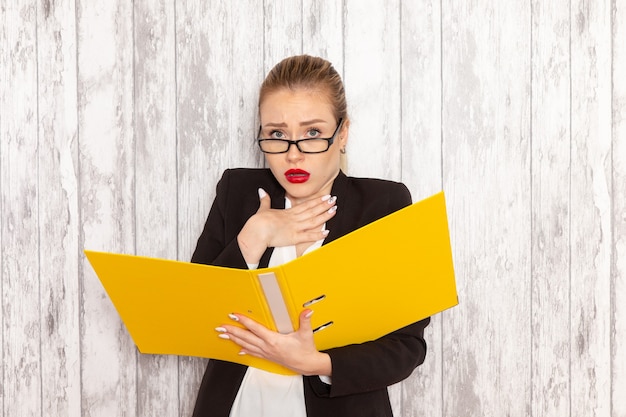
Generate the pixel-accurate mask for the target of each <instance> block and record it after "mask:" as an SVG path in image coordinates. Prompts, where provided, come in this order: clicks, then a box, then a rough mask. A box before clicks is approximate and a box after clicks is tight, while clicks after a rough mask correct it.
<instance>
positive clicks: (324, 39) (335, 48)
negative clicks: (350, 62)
mask: <svg viewBox="0 0 626 417" xmlns="http://www.w3.org/2000/svg"><path fill="white" fill-rule="evenodd" d="M343 18H344V16H343V2H340V1H317V0H303V1H302V53H303V54H309V55H313V56H320V57H322V58H324V59H327V60H329V61H330V62H331V63H332V64H333V66H334V67H335V69H336V70H337V72H338V73H339V74H340V75H342V74H343V62H344V49H343V29H344V24H343V21H344V19H343Z"/></svg>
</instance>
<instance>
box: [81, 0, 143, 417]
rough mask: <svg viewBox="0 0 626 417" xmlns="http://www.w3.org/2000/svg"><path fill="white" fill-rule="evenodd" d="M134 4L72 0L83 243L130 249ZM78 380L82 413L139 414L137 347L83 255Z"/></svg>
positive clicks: (132, 221)
mask: <svg viewBox="0 0 626 417" xmlns="http://www.w3.org/2000/svg"><path fill="white" fill-rule="evenodd" d="M132 18H133V10H132V4H130V3H128V2H124V1H120V2H106V3H93V2H89V3H82V2H81V3H79V4H77V22H76V23H77V48H78V54H77V57H78V69H79V70H78V129H79V164H80V176H79V181H80V183H79V190H80V201H79V204H80V214H79V215H80V219H81V225H80V227H81V247H82V248H87V249H90V250H104V251H110V252H120V253H133V251H134V250H135V203H134V187H135V181H134V163H135V155H134V131H133V101H132V96H133V90H134V88H133V48H132V44H133V20H132ZM81 271H82V274H83V275H82V281H81V294H80V302H81V317H80V318H81V321H80V327H81V382H82V409H83V413H84V415H85V416H89V417H96V416H102V417H105V416H106V417H112V416H128V415H136V414H137V365H136V362H137V359H136V348H135V346H134V344H133V342H132V340H131V338H130V336H129V335H128V332H127V331H126V329H125V327H124V326H123V324H122V323H121V321H120V319H119V317H118V315H117V313H116V311H115V309H114V307H113V305H112V303H111V301H110V300H109V299H108V297H107V296H106V293H105V292H104V289H103V288H102V285H101V284H100V282H99V281H98V279H97V277H96V276H95V274H94V273H93V269H91V266H90V265H89V263H88V262H87V260H86V259H85V258H84V256H83V257H81Z"/></svg>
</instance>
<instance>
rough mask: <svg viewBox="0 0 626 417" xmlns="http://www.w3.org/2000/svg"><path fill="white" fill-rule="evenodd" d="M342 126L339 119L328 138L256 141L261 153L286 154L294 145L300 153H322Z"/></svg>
mask: <svg viewBox="0 0 626 417" xmlns="http://www.w3.org/2000/svg"><path fill="white" fill-rule="evenodd" d="M342 124H343V119H339V123H338V124H337V128H336V129H335V133H333V135H332V136H331V137H329V138H310V139H299V140H288V139H257V143H258V144H259V148H261V152H263V153H268V154H277V153H287V152H289V148H290V147H291V145H296V148H298V150H299V151H300V152H302V153H322V152H326V151H327V150H328V149H329V148H330V145H332V144H333V141H334V140H335V136H337V132H339V129H340V128H341V125H342ZM260 134H261V128H259V135H260Z"/></svg>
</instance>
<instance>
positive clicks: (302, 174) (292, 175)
mask: <svg viewBox="0 0 626 417" xmlns="http://www.w3.org/2000/svg"><path fill="white" fill-rule="evenodd" d="M310 176H311V174H309V173H308V172H306V171H304V170H302V169H290V170H288V171H287V172H285V178H287V181H289V182H290V183H292V184H301V183H303V182H306V181H308V179H309V177H310Z"/></svg>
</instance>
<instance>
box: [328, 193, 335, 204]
mask: <svg viewBox="0 0 626 417" xmlns="http://www.w3.org/2000/svg"><path fill="white" fill-rule="evenodd" d="M335 201H337V196H336V195H334V196H332V197H331V198H329V199H328V204H335Z"/></svg>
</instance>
